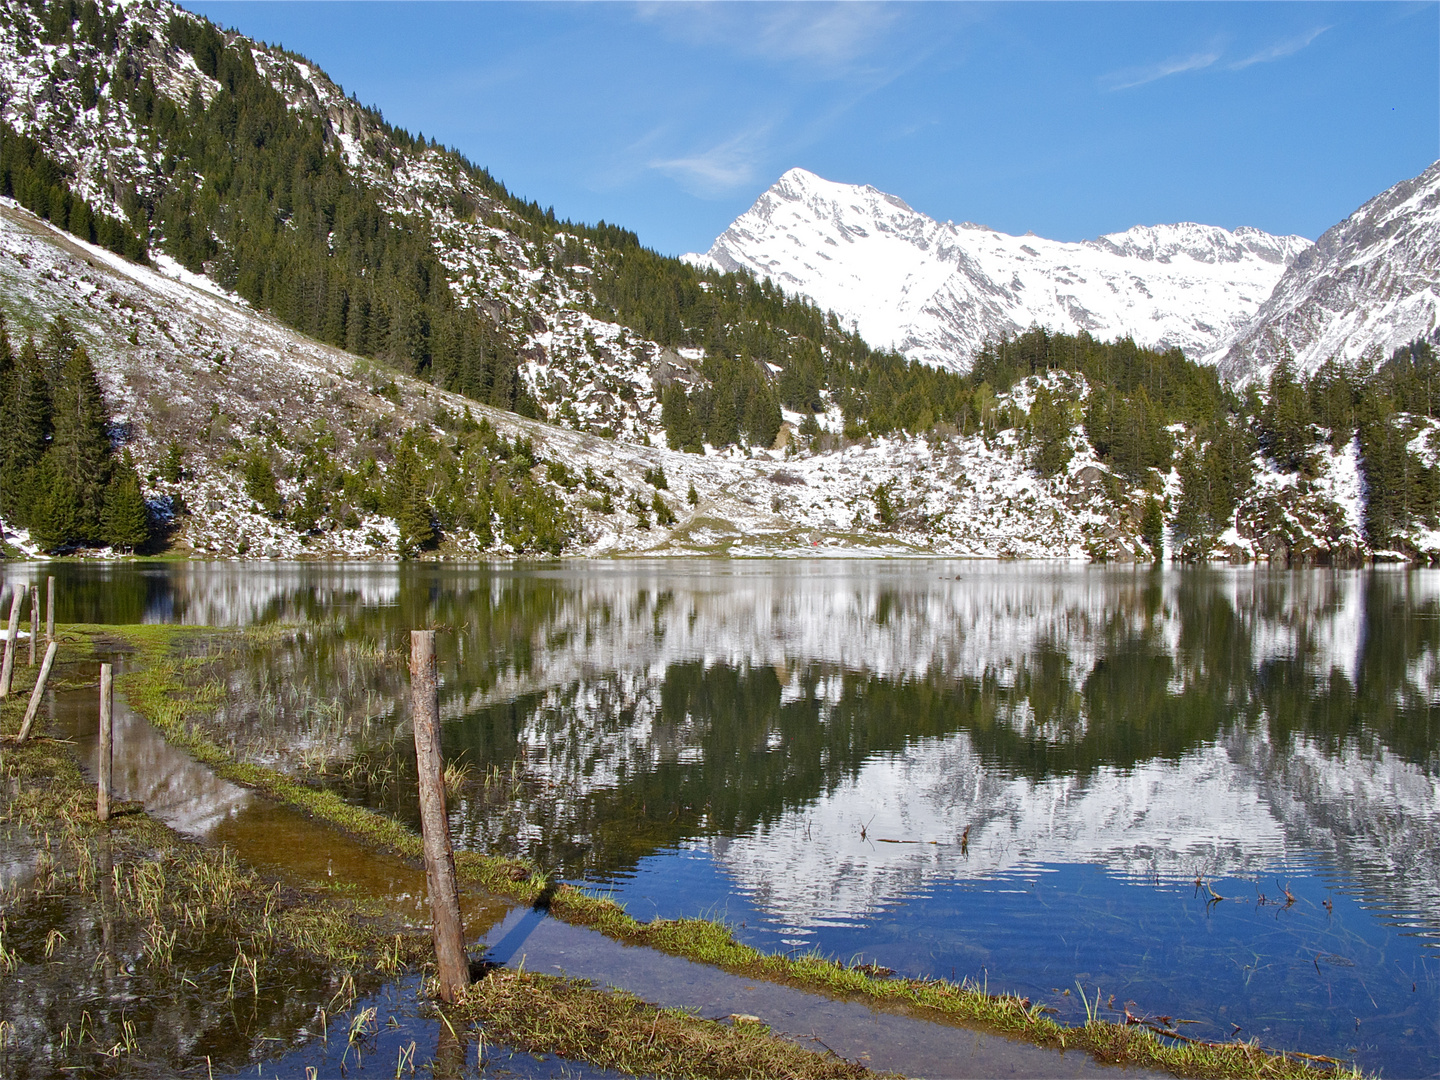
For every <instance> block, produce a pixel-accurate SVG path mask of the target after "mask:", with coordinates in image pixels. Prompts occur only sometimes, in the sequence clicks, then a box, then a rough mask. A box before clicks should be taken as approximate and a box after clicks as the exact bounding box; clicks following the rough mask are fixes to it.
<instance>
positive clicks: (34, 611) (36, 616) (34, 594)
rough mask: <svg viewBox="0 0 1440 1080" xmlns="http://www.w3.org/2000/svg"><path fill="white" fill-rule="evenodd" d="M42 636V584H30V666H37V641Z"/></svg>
mask: <svg viewBox="0 0 1440 1080" xmlns="http://www.w3.org/2000/svg"><path fill="white" fill-rule="evenodd" d="M39 636H40V586H39V585H31V586H30V666H31V667H34V666H35V641H36V639H37V638H38V637H39Z"/></svg>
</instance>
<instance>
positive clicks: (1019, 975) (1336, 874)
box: [7, 560, 1440, 1076]
mask: <svg viewBox="0 0 1440 1080" xmlns="http://www.w3.org/2000/svg"><path fill="white" fill-rule="evenodd" d="M46 572H56V573H57V574H58V575H60V576H61V579H62V584H63V588H62V591H61V596H62V609H61V611H60V617H61V619H62V620H69V619H78V618H85V619H87V620H99V621H104V620H112V621H126V622H139V621H180V622H191V623H195V624H208V625H225V624H229V625H241V624H249V623H257V622H258V623H277V624H288V625H291V626H293V627H294V628H295V629H294V630H293V632H286V633H279V634H272V635H267V636H266V638H265V639H264V640H263V641H261V642H258V643H257V644H256V645H255V646H254V647H253V649H251V650H250V651H249V652H243V651H242V652H241V653H240V654H238V655H236V656H235V657H233V658H232V659H231V660H229V661H227V662H228V663H230V665H231V666H230V668H229V669H227V670H226V671H225V672H224V673H223V678H222V679H221V680H220V681H221V682H222V683H223V688H224V693H223V694H221V704H220V705H219V706H218V707H217V711H216V718H215V720H214V723H215V724H216V725H218V726H219V729H220V730H221V731H222V732H228V733H229V735H230V742H231V744H232V745H234V746H236V748H237V751H238V752H240V753H242V754H249V755H251V756H252V757H254V758H255V759H256V760H265V761H267V762H269V763H272V764H278V765H279V766H280V767H282V768H289V769H292V770H293V771H296V772H305V771H306V770H307V769H310V770H313V771H312V775H316V776H318V777H320V778H321V779H324V780H325V781H326V782H329V783H331V784H332V785H333V786H335V787H336V788H337V789H338V790H341V791H342V792H343V793H345V794H346V795H347V797H350V798H352V799H355V800H357V801H362V802H365V803H367V804H369V805H372V806H375V807H377V808H381V809H385V810H387V811H389V812H392V813H395V814H397V815H398V816H400V817H402V818H405V819H407V820H411V821H412V823H413V820H414V809H413V807H414V795H413V752H412V753H411V756H410V760H409V763H408V765H407V763H406V759H405V744H406V742H407V741H408V739H409V733H408V729H407V728H406V726H405V717H404V711H403V709H404V705H403V702H404V698H405V693H404V689H405V688H404V684H403V668H402V667H401V665H400V664H398V663H397V662H395V660H394V658H395V657H398V656H401V655H403V652H402V650H403V649H404V648H405V647H406V645H407V644H408V642H407V639H406V636H405V635H406V632H407V631H408V630H409V629H410V628H412V627H419V626H439V627H442V628H444V629H443V630H442V633H441V640H440V651H441V674H442V690H441V696H442V700H441V708H442V714H443V715H444V716H445V717H446V718H447V724H446V727H445V733H444V738H445V753H446V757H447V759H449V760H453V761H458V762H461V763H464V764H468V765H469V767H470V770H471V772H470V777H469V781H468V782H467V783H466V784H465V785H464V786H463V789H462V790H461V791H460V793H459V795H458V797H457V798H455V799H454V801H453V803H452V807H451V810H452V826H453V828H454V830H455V834H456V836H457V839H458V842H459V843H460V844H461V845H465V846H471V847H476V848H483V849H485V850H490V851H497V852H505V853H517V854H523V855H526V856H528V857H530V858H532V859H535V860H536V861H538V862H539V863H540V864H541V865H543V866H546V867H548V868H552V869H554V870H555V871H557V872H558V873H559V874H561V875H562V876H563V877H565V878H567V879H569V880H571V881H575V882H582V883H587V884H590V885H594V886H596V887H599V888H603V889H607V890H612V891H613V892H614V893H615V895H616V897H617V899H619V900H621V901H622V902H624V903H626V904H627V905H628V906H629V909H630V910H631V912H632V913H633V914H635V915H636V916H637V917H639V918H650V917H655V916H661V917H673V916H678V915H694V914H712V915H717V916H719V917H722V918H725V919H727V920H728V921H730V922H732V923H733V924H735V925H736V932H737V934H738V935H739V936H740V937H741V938H742V939H745V940H749V941H752V942H754V943H755V944H757V945H760V946H762V947H765V948H769V949H786V948H796V949H802V950H803V949H812V948H814V949H819V950H820V951H822V952H825V953H828V954H832V955H836V956H839V957H840V958H842V959H849V958H850V957H852V956H863V958H864V959H866V960H873V961H875V962H878V963H880V964H882V965H885V966H888V967H892V968H895V969H897V970H898V971H901V972H903V973H905V974H912V975H938V976H944V977H947V978H950V977H970V978H974V979H977V980H981V979H988V982H989V985H990V986H991V988H992V989H998V988H1005V989H1016V990H1019V991H1022V992H1024V993H1026V994H1029V995H1030V996H1032V997H1034V998H1036V999H1037V1000H1043V1001H1046V1002H1048V1003H1050V1004H1052V1005H1054V1006H1055V1008H1056V1009H1057V1010H1058V1011H1059V1012H1060V1014H1061V1017H1062V1018H1064V1019H1068V1020H1072V1021H1073V1020H1076V1019H1083V1014H1084V1008H1083V1005H1082V1003H1081V999H1080V994H1079V992H1078V991H1077V984H1078V986H1079V987H1081V988H1083V990H1084V993H1085V995H1086V996H1087V998H1089V999H1090V1000H1092V1001H1093V998H1094V992H1095V990H1096V988H1097V987H1098V988H1099V990H1100V991H1102V992H1103V1001H1104V1007H1105V1010H1106V1011H1107V1014H1108V1012H1109V1010H1111V1009H1112V1008H1113V1010H1114V1011H1115V1012H1116V1013H1118V1012H1119V1011H1120V1010H1121V1009H1122V1008H1123V1007H1124V1006H1125V1004H1126V1002H1131V1003H1133V1004H1132V1005H1131V1009H1132V1011H1133V1012H1136V1013H1143V1012H1147V1011H1148V1012H1150V1013H1152V1014H1156V1015H1161V1014H1163V1015H1169V1016H1173V1017H1176V1018H1183V1019H1185V1020H1192V1021H1196V1023H1195V1024H1194V1025H1193V1026H1191V1027H1187V1028H1186V1029H1185V1030H1186V1032H1187V1033H1188V1034H1191V1035H1194V1036H1196V1037H1207V1038H1208V1037H1214V1038H1219V1037H1229V1036H1230V1035H1231V1034H1232V1033H1233V1032H1234V1031H1235V1030H1236V1027H1237V1026H1238V1030H1239V1034H1240V1035H1241V1036H1242V1037H1246V1038H1258V1039H1259V1040H1260V1041H1261V1042H1262V1043H1264V1044H1266V1045H1269V1046H1273V1047H1277V1048H1286V1049H1298V1050H1304V1051H1307V1052H1310V1053H1324V1054H1333V1055H1335V1056H1337V1057H1341V1058H1346V1059H1350V1058H1353V1059H1355V1060H1356V1061H1357V1062H1358V1063H1359V1064H1361V1065H1362V1066H1364V1067H1365V1068H1367V1069H1383V1070H1384V1072H1385V1074H1386V1075H1390V1076H1415V1075H1434V1074H1437V1073H1440V899H1437V898H1440V574H1437V573H1435V572H1430V571H1404V570H1374V571H1353V572H1351V571H1345V572H1341V571H1325V570H1317V571H1293V572H1271V571H1268V570H1263V569H1251V568H1245V569H1228V568H1227V569H1194V570H1167V571H1164V572H1159V571H1150V570H1134V569H1128V568H1127V569H1113V570H1112V569H1106V568H1102V567H1067V566H1054V565H1031V564H988V563H969V562H956V561H930V560H915V561H884V562H880V561H872V562H846V561H824V562H804V561H766V562H758V561H757V562H747V561H742V560H732V561H718V560H717V561H701V560H696V561H680V560H675V561H633V562H630V561H626V562H604V563H561V564H551V565H545V566H512V565H471V566H452V565H434V564H424V565H406V566H397V565H393V564H390V565H373V566H360V565H354V564H349V565H344V566H336V565H326V564H288V565H257V566H235V565H218V564H210V565H205V564H199V565H195V564H188V565H187V564H178V565H159V564H151V565H146V566H142V567H135V566H123V567H99V566H73V565H67V566H63V567H59V568H58V569H57V570H54V571H47V570H46V569H45V568H43V567H24V566H20V567H10V568H7V573H9V575H10V576H11V577H12V578H17V577H18V578H20V579H22V580H30V579H31V578H33V577H40V576H43V574H44V573H46ZM65 604H69V605H71V606H72V607H73V608H74V610H72V611H66V610H65V608H64V606H63V605H65ZM202 636H203V635H202ZM387 657H388V658H390V659H387ZM327 753H328V754H329V755H330V756H329V758H326V757H325V755H326V754H327ZM322 759H323V761H322ZM1197 881H1198V884H1197ZM1217 896H1218V897H1223V898H1224V899H1221V900H1216V899H1215V897H1217ZM1066 990H1069V991H1070V993H1069V994H1068V995H1067V994H1066V993H1065V991H1066ZM1112 994H1113V995H1114V1002H1113V1006H1112V1005H1111V1003H1110V1000H1109V999H1110V996H1111V995H1112Z"/></svg>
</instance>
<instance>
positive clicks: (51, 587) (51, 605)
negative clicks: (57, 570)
mask: <svg viewBox="0 0 1440 1080" xmlns="http://www.w3.org/2000/svg"><path fill="white" fill-rule="evenodd" d="M45 640H46V641H54V640H55V579H54V578H53V577H47V578H46V579H45Z"/></svg>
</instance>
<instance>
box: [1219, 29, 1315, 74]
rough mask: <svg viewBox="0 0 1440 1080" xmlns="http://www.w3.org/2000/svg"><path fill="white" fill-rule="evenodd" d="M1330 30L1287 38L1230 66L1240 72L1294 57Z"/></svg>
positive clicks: (1308, 32) (1312, 31)
mask: <svg viewBox="0 0 1440 1080" xmlns="http://www.w3.org/2000/svg"><path fill="white" fill-rule="evenodd" d="M1329 29H1330V27H1328V26H1318V27H1316V28H1315V29H1314V30H1308V31H1306V32H1305V33H1303V34H1300V35H1298V36H1296V37H1293V38H1287V39H1286V40H1284V41H1281V42H1279V43H1278V44H1275V45H1271V46H1270V47H1269V48H1268V49H1261V50H1260V51H1259V52H1257V53H1255V54H1254V55H1253V56H1247V57H1246V58H1245V59H1244V60H1236V61H1235V62H1234V63H1233V64H1231V65H1230V69H1231V70H1232V71H1239V70H1240V69H1241V68H1247V67H1249V66H1250V65H1251V64H1268V63H1269V62H1270V61H1271V60H1283V59H1284V58H1285V57H1287V56H1294V55H1295V54H1296V53H1297V52H1299V51H1300V50H1301V49H1303V48H1305V47H1306V46H1308V45H1309V44H1310V43H1311V42H1312V41H1314V40H1315V39H1316V38H1318V37H1319V36H1320V35H1321V34H1323V33H1325V31H1326V30H1329Z"/></svg>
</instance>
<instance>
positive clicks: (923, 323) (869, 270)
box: [687, 169, 1310, 371]
mask: <svg viewBox="0 0 1440 1080" xmlns="http://www.w3.org/2000/svg"><path fill="white" fill-rule="evenodd" d="M1309 247H1310V242H1309V241H1308V240H1306V239H1305V238H1304V237H1300V236H1271V235H1269V234H1268V233H1264V232H1261V231H1260V230H1258V229H1250V228H1241V229H1237V230H1235V231H1234V232H1229V231H1227V230H1225V229H1220V228H1216V227H1214V226H1209V225H1195V224H1191V223H1181V224H1176V225H1154V226H1137V227H1136V228H1133V229H1130V230H1128V231H1126V232H1123V233H1112V234H1110V235H1108V236H1102V237H1100V238H1099V239H1097V240H1086V241H1084V242H1082V243H1062V242H1060V241H1055V240H1046V239H1044V238H1042V237H1038V236H1034V235H1026V236H1009V235H1006V234H1005V233H1001V232H996V231H995V230H994V229H990V228H987V227H985V226H983V225H975V224H971V223H969V222H964V223H961V224H958V225H957V224H955V223H953V222H948V221H946V222H940V221H935V220H934V219H932V218H930V217H927V216H926V215H924V214H922V213H919V212H918V211H916V210H913V209H911V208H910V207H909V206H907V205H906V204H905V203H904V202H902V201H901V200H900V199H898V198H896V197H895V196H893V195H887V194H885V193H884V192H882V191H878V190H876V189H875V188H873V187H869V186H865V187H857V186H853V185H850V184H838V183H833V182H831V181H828V180H824V179H821V178H820V177H818V176H816V175H815V174H813V173H810V172H806V171H805V170H804V169H791V170H790V171H789V172H787V173H786V174H785V175H784V176H782V177H781V178H780V179H779V181H777V182H776V184H775V185H774V186H773V187H772V188H770V190H768V191H766V192H765V193H764V194H763V195H761V196H760V198H759V199H757V200H756V202H755V205H754V206H752V207H751V208H750V209H749V210H748V211H746V212H745V213H744V214H742V215H741V216H740V217H739V218H737V219H736V220H735V222H734V224H732V225H731V226H730V228H728V229H726V230H725V232H724V233H722V234H721V235H720V236H719V238H718V239H716V241H715V243H714V244H713V245H712V246H711V248H710V250H709V251H708V252H707V253H705V254H704V255H691V256H687V258H689V259H691V260H693V261H695V262H697V263H701V264H709V265H714V266H717V267H720V268H722V269H725V270H737V269H745V270H750V271H752V272H753V273H755V274H756V275H757V276H760V277H769V278H771V279H772V280H773V281H775V282H776V283H777V284H778V285H780V286H781V287H782V288H784V289H786V290H787V291H790V292H794V293H800V294H803V295H805V296H808V297H809V298H811V299H812V300H814V301H815V303H816V304H818V305H819V306H820V307H822V308H831V309H833V310H835V311H836V312H839V313H840V314H841V315H842V316H843V317H845V318H847V319H849V320H851V321H852V322H853V323H854V325H855V326H856V327H857V328H858V330H859V332H860V333H861V334H862V335H863V336H864V337H865V338H866V340H867V341H869V342H870V343H871V344H872V345H878V346H892V347H894V348H895V349H897V350H898V351H900V352H901V353H902V354H904V355H905V356H906V357H908V358H910V359H912V360H920V361H923V362H925V363H928V364H933V365H935V366H937V367H941V368H949V369H954V370H961V371H963V370H968V368H969V365H970V361H971V358H972V357H973V356H974V354H975V353H976V352H977V351H978V350H979V348H980V346H981V345H982V344H983V343H984V342H985V341H986V340H987V339H991V340H993V339H995V338H998V337H999V336H1000V335H1002V334H1015V333H1019V332H1023V331H1024V330H1026V329H1028V328H1029V327H1030V326H1032V325H1037V324H1038V325H1040V326H1042V327H1045V328H1046V329H1048V330H1052V331H1063V332H1068V333H1077V332H1079V331H1087V332H1089V333H1090V334H1091V335H1092V336H1094V337H1096V338H1098V339H1101V340H1110V339H1113V338H1117V337H1125V336H1130V337H1132V338H1134V340H1135V341H1136V342H1137V343H1138V344H1141V345H1147V346H1152V347H1158V348H1161V349H1169V348H1180V349H1183V350H1184V351H1185V352H1186V354H1187V355H1188V356H1191V357H1192V358H1199V357H1201V356H1204V355H1206V354H1208V353H1212V352H1214V351H1215V350H1216V349H1217V348H1219V347H1220V346H1222V345H1223V344H1225V343H1226V342H1228V340H1229V339H1230V338H1231V337H1232V336H1233V335H1234V334H1235V333H1236V332H1238V331H1239V330H1240V329H1241V328H1242V327H1244V326H1245V325H1247V324H1248V323H1249V321H1250V319H1251V318H1252V317H1253V315H1254V313H1255V312H1256V310H1257V309H1259V307H1260V305H1261V304H1262V303H1263V302H1264V301H1265V299H1266V297H1267V296H1269V295H1270V292H1271V290H1272V289H1273V288H1274V286H1275V283H1276V282H1277V281H1278V280H1279V279H1280V277H1281V275H1282V274H1284V273H1285V271H1286V268H1287V267H1288V266H1289V265H1290V264H1291V262H1293V261H1294V260H1295V259H1296V257H1297V256H1299V255H1300V254H1301V253H1302V252H1304V251H1306V250H1307V249H1308V248H1309Z"/></svg>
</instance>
